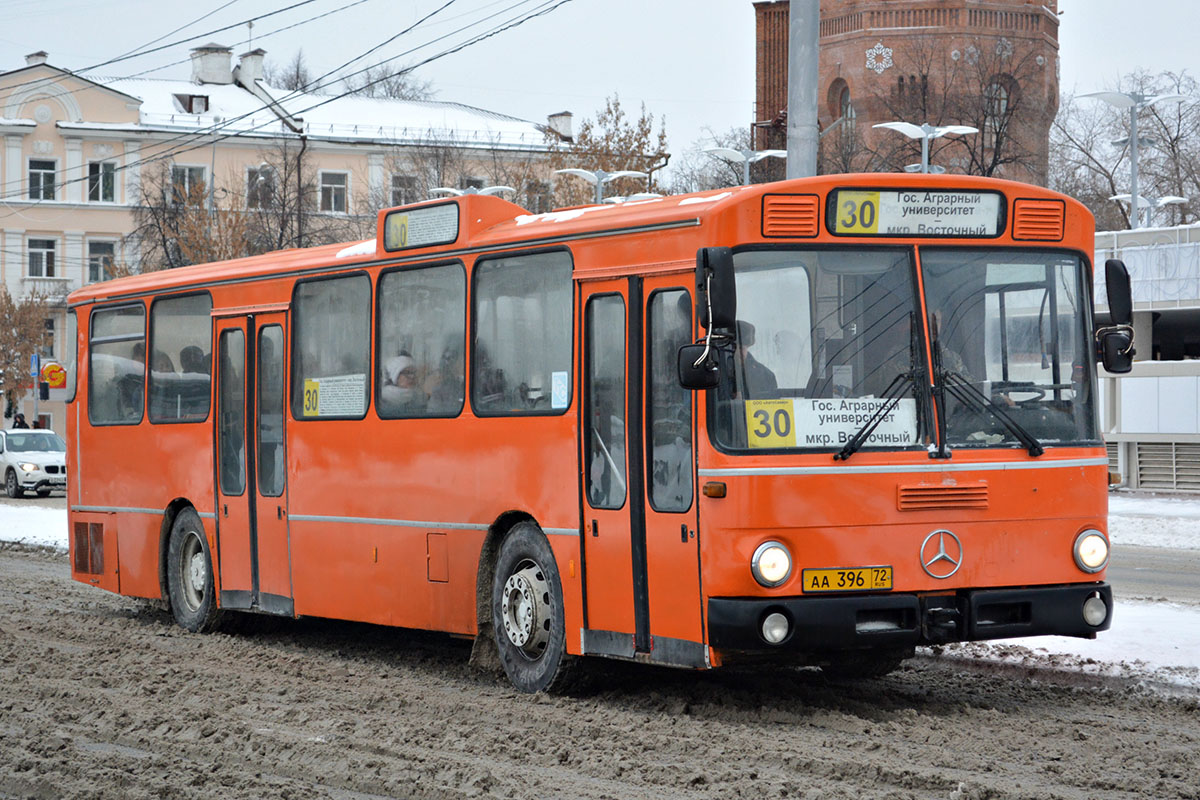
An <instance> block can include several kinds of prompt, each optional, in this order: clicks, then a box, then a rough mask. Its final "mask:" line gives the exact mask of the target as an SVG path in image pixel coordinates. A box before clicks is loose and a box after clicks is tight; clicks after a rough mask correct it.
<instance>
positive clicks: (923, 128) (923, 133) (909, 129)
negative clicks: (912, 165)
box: [873, 122, 979, 173]
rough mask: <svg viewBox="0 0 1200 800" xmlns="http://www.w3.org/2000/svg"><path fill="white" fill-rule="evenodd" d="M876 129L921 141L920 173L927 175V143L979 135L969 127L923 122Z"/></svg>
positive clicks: (890, 123) (882, 124) (894, 124)
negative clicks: (883, 129)
mask: <svg viewBox="0 0 1200 800" xmlns="http://www.w3.org/2000/svg"><path fill="white" fill-rule="evenodd" d="M873 127H876V128H887V129H888V130H889V131H896V132H897V133H903V134H904V135H905V136H907V137H908V138H910V139H920V140H921V172H924V173H927V172H929V171H930V169H929V143H930V142H931V141H932V140H934V139H940V138H941V137H943V136H947V135H951V134H953V135H955V136H957V135H967V134H971V133H979V128H972V127H971V126H970V125H930V124H929V123H928V122H923V123H921V124H920V125H913V124H912V123H911V122H880V123H879V124H878V125H875V126H873ZM937 171H938V172H943V171H944V170H937Z"/></svg>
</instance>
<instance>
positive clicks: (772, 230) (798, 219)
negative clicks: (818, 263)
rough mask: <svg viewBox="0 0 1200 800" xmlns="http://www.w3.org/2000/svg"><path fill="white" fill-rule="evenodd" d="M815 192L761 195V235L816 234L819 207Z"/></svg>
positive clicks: (818, 221) (818, 223) (809, 235)
mask: <svg viewBox="0 0 1200 800" xmlns="http://www.w3.org/2000/svg"><path fill="white" fill-rule="evenodd" d="M817 201H818V198H817V196H816V195H815V194H768V195H766V196H764V197H763V236H778V237H788V238H805V237H808V238H811V237H813V236H816V235H817V232H818V229H819V227H820V222H821V209H820V206H819V204H818V202H817Z"/></svg>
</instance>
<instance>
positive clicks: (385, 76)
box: [342, 64, 437, 100]
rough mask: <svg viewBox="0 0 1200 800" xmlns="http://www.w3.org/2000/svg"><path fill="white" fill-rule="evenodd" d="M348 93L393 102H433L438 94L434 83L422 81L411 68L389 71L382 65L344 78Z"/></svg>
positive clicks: (343, 81)
mask: <svg viewBox="0 0 1200 800" xmlns="http://www.w3.org/2000/svg"><path fill="white" fill-rule="evenodd" d="M342 83H343V84H344V85H345V87H346V91H348V92H350V93H351V94H357V95H361V96H363V97H386V98H390V99H392V100H432V99H433V98H434V96H436V95H437V92H436V91H434V89H433V82H432V81H427V80H422V79H421V78H418V77H417V76H416V75H414V74H413V72H412V70H411V68H409V67H399V68H397V69H388V68H387V67H386V66H384V65H382V64H380V65H378V66H374V67H368V68H367V69H365V70H364V71H362V72H359V73H357V74H354V75H347V76H346V77H345V78H342Z"/></svg>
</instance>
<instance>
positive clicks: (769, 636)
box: [762, 611, 788, 644]
mask: <svg viewBox="0 0 1200 800" xmlns="http://www.w3.org/2000/svg"><path fill="white" fill-rule="evenodd" d="M787 635H788V621H787V617H785V616H784V615H783V614H780V613H779V612H778V611H773V612H771V613H770V614H767V616H766V618H765V619H764V620H763V624H762V636H763V638H764V639H766V640H767V641H768V642H770V643H771V644H779V643H780V642H782V641H783V640H784V639H786V638H787Z"/></svg>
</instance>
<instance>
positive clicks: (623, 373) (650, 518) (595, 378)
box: [581, 275, 707, 666]
mask: <svg viewBox="0 0 1200 800" xmlns="http://www.w3.org/2000/svg"><path fill="white" fill-rule="evenodd" d="M689 277H690V275H689ZM582 302H583V310H584V311H583V354H582V355H583V360H582V364H583V372H584V385H583V395H584V402H583V412H582V413H583V415H584V419H583V424H582V425H581V431H582V434H581V435H582V442H581V449H582V454H581V455H582V458H583V487H582V491H583V502H584V505H583V508H584V532H583V534H584V544H583V549H584V570H585V591H586V606H587V608H586V612H587V613H586V631H585V633H584V651H585V652H588V653H596V654H601V655H614V656H623V657H633V656H635V655H637V654H639V653H641V654H648V655H649V657H650V660H652V661H658V662H662V663H667V664H675V665H682V666H703V665H704V664H705V663H706V661H705V654H706V653H707V648H706V647H705V646H704V644H703V625H702V621H701V608H700V577H699V548H698V543H697V540H696V524H695V520H696V510H695V509H696V504H695V502H694V494H695V458H694V457H693V443H692V422H691V421H692V402H693V399H692V396H691V393H690V392H687V391H686V390H684V389H682V388H681V387H680V386H679V382H678V379H677V378H676V373H675V370H676V367H675V359H676V352H677V351H678V348H679V346H680V345H681V344H684V343H686V342H690V341H691V335H692V321H691V303H692V301H691V296H690V293H689V290H688V289H687V288H686V279H682V278H680V277H679V276H656V277H652V278H629V279H621V280H611V281H604V282H597V283H588V284H585V285H584V288H583V296H582Z"/></svg>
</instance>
